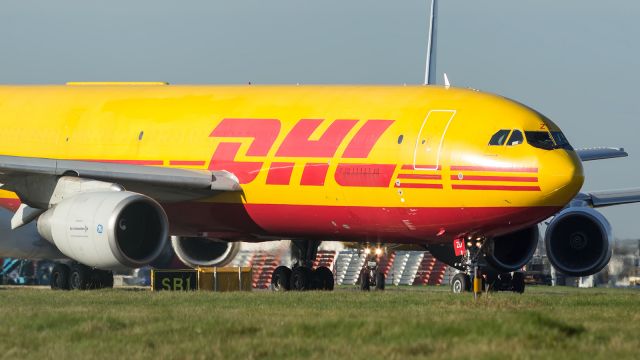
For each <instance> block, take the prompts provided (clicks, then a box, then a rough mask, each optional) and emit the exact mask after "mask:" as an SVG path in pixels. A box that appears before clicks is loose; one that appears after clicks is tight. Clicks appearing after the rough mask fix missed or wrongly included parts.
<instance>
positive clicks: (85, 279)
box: [69, 264, 91, 290]
mask: <svg viewBox="0 0 640 360" xmlns="http://www.w3.org/2000/svg"><path fill="white" fill-rule="evenodd" d="M90 286H91V270H90V269H89V268H87V267H86V266H84V265H82V264H75V265H73V266H72V267H71V272H69V288H70V289H71V290H86V289H88V288H89V287H90Z"/></svg>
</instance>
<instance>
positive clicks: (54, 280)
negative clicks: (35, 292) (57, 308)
mask: <svg viewBox="0 0 640 360" xmlns="http://www.w3.org/2000/svg"><path fill="white" fill-rule="evenodd" d="M50 285H51V289H52V290H69V267H68V266H67V265H65V264H60V263H56V264H55V265H54V266H53V269H51V276H50Z"/></svg>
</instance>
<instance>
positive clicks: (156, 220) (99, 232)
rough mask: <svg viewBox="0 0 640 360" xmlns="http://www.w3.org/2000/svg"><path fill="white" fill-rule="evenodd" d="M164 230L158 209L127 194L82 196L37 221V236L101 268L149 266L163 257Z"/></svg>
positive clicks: (151, 202)
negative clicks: (159, 257)
mask: <svg viewBox="0 0 640 360" xmlns="http://www.w3.org/2000/svg"><path fill="white" fill-rule="evenodd" d="M168 231H169V223H168V220H167V215H166V214H165V212H164V210H163V209H162V207H161V206H160V205H159V204H158V203H157V202H155V201H154V200H153V199H151V198H149V197H147V196H144V195H141V194H137V193H132V192H128V191H99V192H86V193H81V194H78V195H75V196H73V197H71V198H69V199H66V200H63V201H62V202H60V203H58V204H57V205H56V206H54V207H53V208H51V209H49V210H47V211H46V212H45V213H44V214H42V215H41V216H40V218H38V232H39V233H40V235H42V237H44V238H45V239H47V240H49V241H50V242H51V243H53V244H55V245H56V247H57V248H58V249H59V250H60V252H62V253H63V254H64V255H66V256H67V257H69V258H71V259H73V260H76V261H78V262H80V263H82V264H85V265H88V266H93V267H96V268H100V269H111V270H115V269H122V268H137V267H141V266H145V265H147V264H149V263H150V262H152V261H153V260H154V259H155V258H156V257H158V255H160V253H161V252H162V249H163V248H164V246H165V245H166V242H167V241H168V238H169V237H168Z"/></svg>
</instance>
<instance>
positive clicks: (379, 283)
mask: <svg viewBox="0 0 640 360" xmlns="http://www.w3.org/2000/svg"><path fill="white" fill-rule="evenodd" d="M385 280H386V279H385V276H384V273H383V272H382V271H376V290H380V291H382V290H384V285H385V284H384V282H385Z"/></svg>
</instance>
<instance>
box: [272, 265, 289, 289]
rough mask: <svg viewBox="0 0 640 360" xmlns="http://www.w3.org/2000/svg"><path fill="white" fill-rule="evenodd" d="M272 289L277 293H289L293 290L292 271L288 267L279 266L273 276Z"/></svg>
mask: <svg viewBox="0 0 640 360" xmlns="http://www.w3.org/2000/svg"><path fill="white" fill-rule="evenodd" d="M271 288H272V289H273V290H275V291H287V290H290V289H291V269H289V268H288V267H286V266H278V267H277V268H276V269H275V270H273V273H272V274H271Z"/></svg>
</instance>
